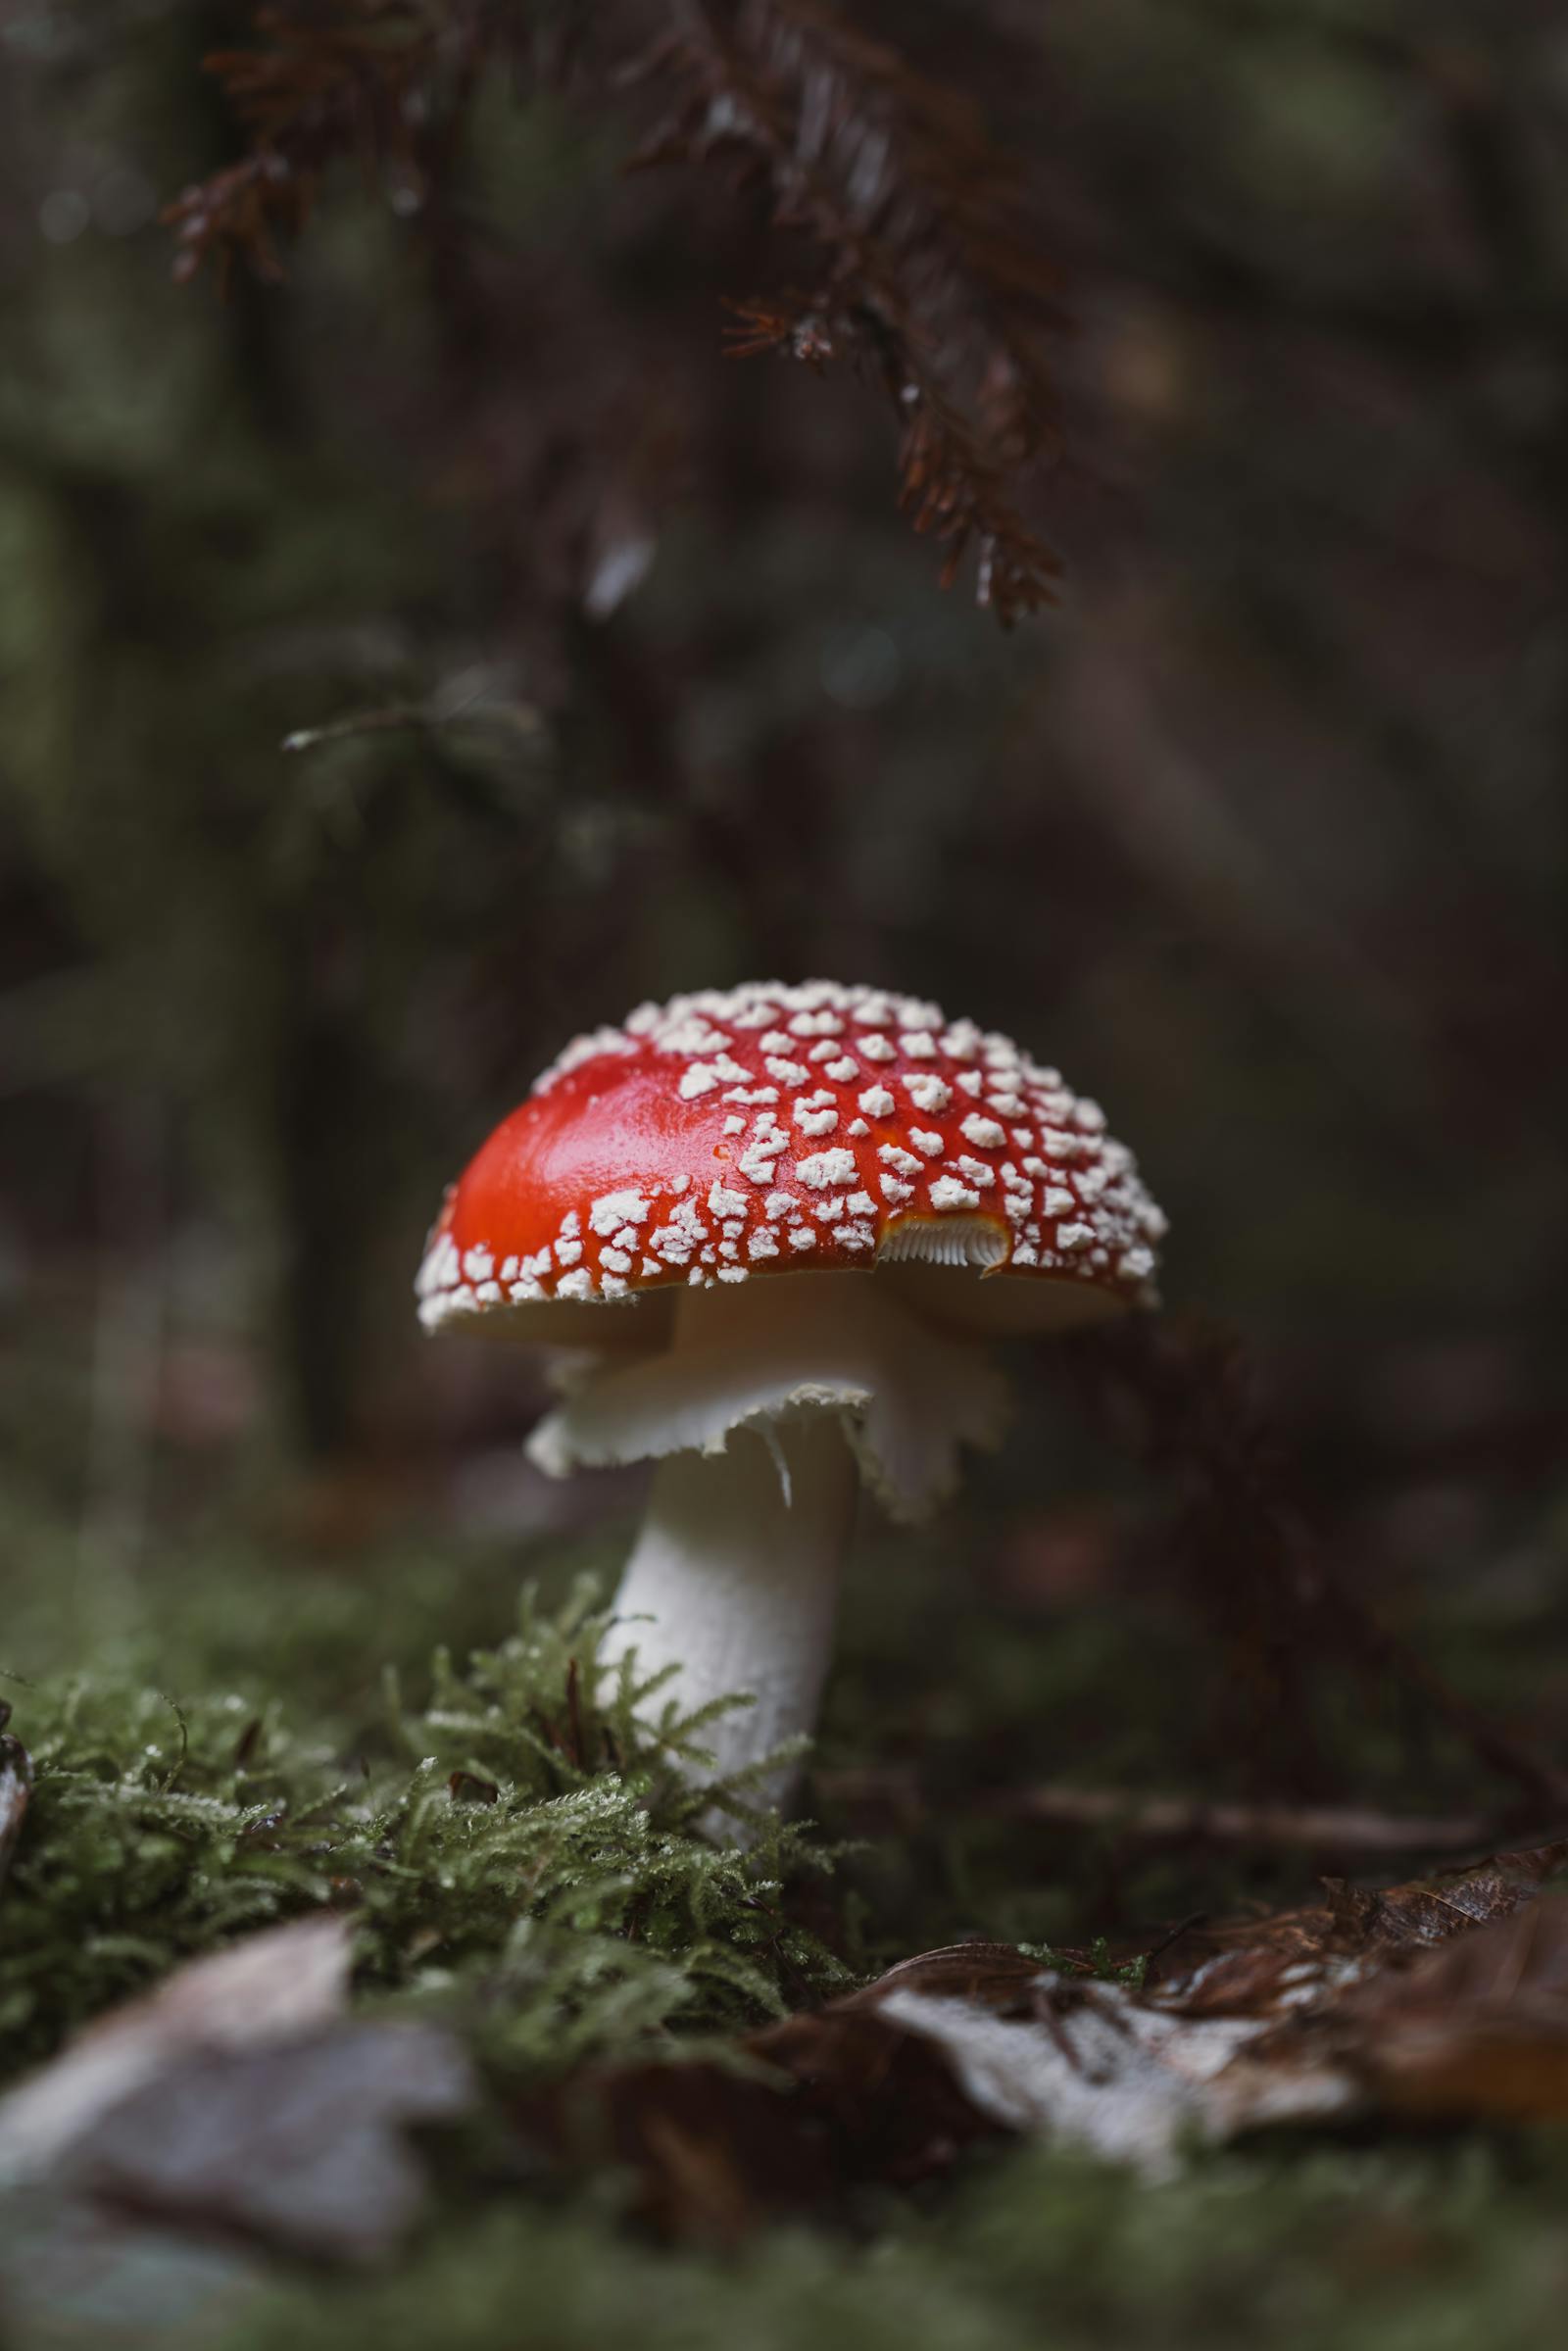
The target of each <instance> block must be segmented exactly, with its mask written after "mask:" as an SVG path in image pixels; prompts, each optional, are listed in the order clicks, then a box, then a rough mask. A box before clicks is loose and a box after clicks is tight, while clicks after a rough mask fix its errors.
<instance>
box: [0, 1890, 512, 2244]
mask: <svg viewBox="0 0 1568 2351" xmlns="http://www.w3.org/2000/svg"><path fill="white" fill-rule="evenodd" d="M351 1938H352V1928H351V1926H350V1924H349V1922H348V1921H347V1920H345V1919H343V1918H340V1917H336V1916H328V1917H315V1918H310V1919H302V1920H298V1921H295V1922H293V1923H292V1924H290V1925H287V1926H281V1927H273V1928H270V1929H268V1930H266V1931H265V1932H264V1933H262V1934H259V1935H250V1936H248V1937H246V1939H245V1940H244V1941H242V1942H238V1943H235V1944H233V1945H231V1946H230V1947H229V1948H228V1949H227V1950H224V1951H221V1952H218V1953H217V1954H215V1955H214V1956H213V1957H212V1958H209V1959H202V1960H197V1961H194V1962H193V1963H192V1964H191V1965H189V1966H187V1967H183V1968H180V1969H179V1970H177V1971H176V1973H175V1974H174V1975H172V1976H171V1977H170V1978H169V1980H168V1982H167V1983H165V1984H160V1986H159V1987H158V1989H157V1990H156V1991H154V1992H151V1993H149V1994H148V1995H147V1997H146V1998H144V1999H141V2000H136V2001H132V2002H130V2003H129V2004H128V2005H127V2006H125V2007H123V2008H121V2009H117V2010H115V2011H113V2012H112V2013H111V2014H110V2015H109V2016H107V2017H105V2018H103V2019H102V2020H101V2021H100V2022H99V2023H98V2024H97V2025H95V2026H93V2027H91V2028H90V2029H89V2030H88V2031H87V2032H85V2033H82V2034H80V2035H79V2037H78V2038H77V2039H76V2040H75V2041H73V2043H72V2044H71V2045H70V2046H69V2047H68V2048H67V2049H66V2050H65V2051H64V2052H63V2053H62V2054H61V2055H60V2056H59V2057H57V2058H56V2059H55V2060H54V2061H53V2062H52V2063H51V2064H49V2065H47V2066H45V2067H43V2068H42V2069H41V2070H40V2072H38V2073H37V2074H35V2075H33V2076H32V2077H31V2079H30V2080H29V2081H26V2082H23V2083H22V2084H21V2086H20V2087H19V2088H18V2089H16V2090H14V2091H13V2092H12V2093H11V2095H10V2096H9V2097H8V2098H6V2099H5V2100H4V2101H0V2186H4V2187H18V2186H25V2185H33V2186H36V2185H38V2184H39V2183H44V2184H47V2185H48V2186H49V2187H50V2189H51V2190H53V2191H55V2192H56V2193H57V2194H58V2196H59V2197H60V2199H61V2200H62V2201H63V2203H64V2204H65V2205H68V2206H70V2207H72V2208H73V2209H74V2210H77V2211H79V2212H86V2213H89V2214H90V2213H91V2212H92V2211H94V2210H100V2211H103V2210H107V2211H112V2212H117V2213H121V2214H123V2213H126V2212H133V2213H135V2214H138V2215H140V2216H141V2217H142V2218H143V2219H144V2220H153V2221H159V2222H163V2223H166V2224H170V2225H173V2226H176V2227H182V2228H190V2227H197V2228H200V2229H212V2228H214V2227H215V2226H217V2227H221V2228H222V2229H224V2230H227V2231H232V2232H235V2233H237V2234H238V2235H240V2236H248V2237H251V2238H253V2239H256V2240H259V2241H260V2242H263V2243H266V2244H268V2245H270V2246H274V2247H279V2248H282V2249H285V2250H287V2251H290V2252H295V2253H305V2254H310V2255H314V2256H319V2257H331V2258H334V2259H337V2260H345V2261H365V2260H368V2259H372V2258H374V2257H375V2256H376V2255H378V2254H381V2253H383V2252H385V2251H387V2250H388V2249H389V2248H390V2247H391V2246H392V2245H393V2244H395V2243H396V2242H397V2240H398V2238H399V2237H400V2236H401V2235H402V2234H403V2233H404V2231H405V2230H406V2229H407V2228H408V2227H409V2225H410V2223H411V2222H412V2221H413V2219H414V2217H415V2215H416V2213H417V2210H418V2207H419V2205H420V2203H421V2201H422V2199H423V2194H424V2184H425V2182H424V2175H423V2173H422V2171H421V2169H420V2167H419V2166H418V2164H417V2160H416V2158H415V2156H414V2154H413V2152H412V2150H411V2149H410V2147H409V2146H408V2144H407V2143H406V2141H405V2138H404V2136H403V2133H404V2131H405V2129H406V2127H408V2126H411V2125H417V2124H427V2123H435V2122H445V2121H450V2120H453V2119H455V2118H456V2117H457V2116H459V2115H461V2114H463V2113H465V2112H466V2111H467V2110H468V2109H469V2108H470V2107H471V2106H472V2105H473V2103H474V2101H475V2098H476V2095H477V2092H476V2088H475V2084H474V2080H473V2076H472V2073H471V2070H470V2068H469V2066H468V2062H467V2059H466V2055H465V2054H464V2051H463V2049H462V2047H461V2044H460V2043H459V2042H458V2041H457V2039H456V2038H455V2036H453V2035H452V2034H450V2033H445V2032H443V2031H440V2030H437V2029H436V2028H435V2027H433V2026H427V2025H423V2024H417V2023H404V2022H399V2021H395V2020H376V2019H368V2020H364V2021H361V2020H355V2019H351V2018H349V2017H348V2016H346V2015H345V2014H344V2006H345V2001H346V1996H347V1987H348V1974H349V1961H350V1955H351Z"/></svg>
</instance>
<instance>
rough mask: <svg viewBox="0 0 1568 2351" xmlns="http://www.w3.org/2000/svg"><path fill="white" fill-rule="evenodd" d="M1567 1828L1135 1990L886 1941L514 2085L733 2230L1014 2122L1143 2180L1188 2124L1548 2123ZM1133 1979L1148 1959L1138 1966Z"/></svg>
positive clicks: (1557, 2049) (837, 2198)
mask: <svg viewBox="0 0 1568 2351" xmlns="http://www.w3.org/2000/svg"><path fill="white" fill-rule="evenodd" d="M1565 1863H1568V1843H1563V1844H1554V1845H1547V1846H1542V1847H1540V1848H1537V1849H1535V1850H1533V1851H1529V1852H1520V1853H1505V1854H1500V1855H1497V1856H1495V1857H1494V1858H1492V1859H1489V1860H1487V1861H1484V1862H1481V1863H1478V1864H1476V1865H1475V1866H1474V1867H1473V1868H1471V1869H1469V1870H1464V1871H1450V1872H1447V1873H1446V1874H1443V1875H1439V1876H1434V1877H1430V1878H1426V1879H1421V1880H1416V1881H1412V1882H1411V1883H1409V1884H1407V1885H1403V1886H1392V1887H1388V1888H1384V1889H1382V1890H1379V1891H1368V1890H1366V1889H1363V1888H1358V1887H1353V1886H1346V1885H1343V1884H1340V1883H1337V1882H1332V1883H1330V1884H1329V1885H1328V1886H1326V1887H1325V1894H1324V1899H1323V1900H1321V1901H1319V1902H1317V1903H1313V1904H1309V1905H1304V1906H1302V1907H1300V1908H1298V1909H1294V1910H1289V1911H1283V1912H1280V1913H1278V1914H1276V1915H1275V1916H1273V1917H1261V1918H1258V1917H1254V1918H1250V1919H1243V1920H1238V1921H1232V1922H1226V1923H1221V1924H1219V1925H1216V1926H1213V1927H1198V1928H1196V1929H1191V1928H1190V1929H1188V1930H1186V1931H1184V1933H1183V1934H1182V1935H1180V1936H1178V1937H1175V1938H1173V1940H1172V1943H1171V1944H1170V1946H1169V1947H1168V1948H1167V1949H1166V1951H1165V1952H1164V1953H1163V1954H1162V1957H1161V1961H1160V1964H1159V1969H1158V1974H1157V1979H1156V1980H1155V1981H1152V1982H1151V1983H1150V1984H1147V1985H1146V1986H1145V1987H1143V1988H1141V1989H1134V1988H1132V1987H1131V1986H1130V1985H1129V1984H1122V1983H1115V1982H1102V1981H1099V1980H1098V1979H1096V1978H1094V1977H1092V1976H1087V1975H1080V1976H1072V1975H1069V1974H1066V1973H1064V1972H1062V1971H1061V1970H1058V1969H1054V1968H1044V1967H1042V1966H1041V1965H1040V1964H1039V1963H1038V1962H1037V1961H1036V1960H1034V1959H1032V1958H1030V1957H1029V1956H1028V1955H1027V1954H1025V1953H1023V1952H1020V1951H1017V1950H1014V1949H1013V1948H1012V1947H1011V1946H1010V1945H1007V1944H1000V1943H975V1944H959V1945H956V1946H955V1947H954V1948H952V1949H948V1950H943V1951H931V1952H926V1953H924V1954H923V1955H922V1956H921V1957H919V1958H917V1959H911V1960H906V1961H905V1962H904V1963H903V1964H902V1965H901V1966H899V1967H897V1968H894V1969H892V1970H891V1971H890V1972H889V1973H888V1974H887V1975H885V1976H883V1977H881V1978H880V1979H879V1980H878V1981H877V1982H876V1983H875V1984H869V1985H867V1986H866V1987H865V1988H864V1989H863V1990H861V1991H858V1992H855V1993H852V1994H851V1995H850V1996H849V1997H848V1998H846V1999H842V2000H837V2001H834V2002H833V2003H832V2004H831V2005H830V2006H829V2007H827V2008H824V2009H821V2010H819V2011H817V2012H815V2013H814V2014H811V2015H806V2016H799V2017H792V2018H790V2019H789V2020H788V2021H787V2022H786V2023H783V2024H780V2025H772V2026H768V2027H767V2028H765V2029H764V2030H763V2031H761V2032H760V2033H752V2034H750V2035H749V2036H748V2037H747V2038H746V2039H745V2040H744V2041H743V2042H742V2043H741V2044H740V2050H739V2057H740V2061H741V2066H742V2068H743V2069H745V2068H749V2069H750V2070H736V2068H735V2067H734V2066H728V2067H726V2066H723V2065H720V2064H717V2063H714V2062H712V2061H708V2060H693V2061H689V2062H687V2063H684V2064H675V2065H667V2064H666V2065H657V2066H655V2065H650V2066H642V2067H636V2068H630V2069H621V2070H618V2071H609V2070H607V2071H601V2072H599V2073H596V2074H591V2075H588V2076H586V2077H583V2078H580V2079H579V2080H577V2081H576V2082H571V2083H568V2084H567V2085H565V2087H564V2088H563V2089H561V2090H558V2091H556V2092H553V2093H552V2094H551V2095H550V2096H549V2097H548V2098H545V2099H541V2100H535V2101H532V2102H531V2103H527V2104H525V2105H524V2106H523V2107H521V2108H520V2109H519V2110H518V2120H519V2122H520V2124H521V2125H522V2127H523V2129H524V2131H526V2132H527V2133H528V2134H529V2135H530V2136H531V2137H535V2138H537V2137H539V2136H541V2135H542V2136H543V2137H544V2138H545V2139H546V2141H547V2142H548V2143H549V2144H550V2145H551V2146H552V2148H553V2149H554V2150H555V2152H556V2153H557V2154H558V2155H564V2156H566V2157H568V2158H578V2159H581V2158H599V2159H603V2158H604V2157H606V2156H613V2157H614V2158H615V2159H617V2160H618V2161H620V2162H621V2163H623V2164H625V2165H627V2166H629V2167H630V2168H631V2170H632V2172H633V2173H634V2175H635V2177H636V2178H637V2180H638V2181H639V2183H640V2192H641V2204H642V2209H643V2211H644V2213H645V2214H646V2216H647V2217H648V2218H649V2219H651V2220H653V2221H655V2222H656V2223H658V2224H659V2225H661V2226H662V2227H663V2228H665V2229H668V2230H670V2231H671V2232H673V2233H676V2234H682V2235H689V2236H698V2237H703V2238H708V2239H713V2240H716V2241H720V2242H729V2241H733V2240H735V2239H736V2238H738V2237H739V2236H741V2235H742V2234H744V2233H745V2232H746V2230H747V2229H751V2228H753V2227H755V2226H757V2224H758V2223H759V2222H760V2220H761V2219H763V2218H766V2217H768V2216H769V2215H773V2214H777V2213H778V2212H780V2211H809V2210H813V2209H816V2210H829V2209H833V2208H835V2207H840V2206H842V2203H843V2199H844V2196H845V2194H846V2192H847V2191H848V2190H851V2189H853V2188H854V2187H856V2186H857V2185H859V2184H863V2183H869V2182H873V2181H875V2182H882V2183H895V2184H896V2183H903V2182H907V2181H910V2180H917V2179H919V2178H922V2177H925V2176H928V2175H930V2174H931V2173H934V2172H939V2171H941V2170H943V2169H945V2168H947V2166H949V2165H950V2164H951V2163H952V2162H953V2160H954V2158H955V2156H956V2153H957V2152H958V2150H959V2149H960V2148H961V2147H963V2146H965V2145H967V2144H969V2143H971V2142H973V2141H974V2140H976V2139H979V2138H984V2137H986V2136H990V2135H1000V2134H1004V2133H1014V2134H1016V2133H1030V2134H1034V2135H1038V2136H1042V2137H1047V2138H1054V2139H1056V2140H1058V2141H1060V2142H1062V2143H1064V2144H1072V2145H1075V2146H1080V2147H1086V2148H1089V2149H1092V2150H1093V2151H1094V2152H1096V2153H1097V2154H1099V2155H1102V2156H1103V2157H1106V2158H1108V2159H1111V2160H1115V2161H1119V2162H1123V2163H1128V2164H1131V2165H1133V2166H1134V2167H1135V2168H1136V2169H1138V2170H1139V2171H1141V2172H1142V2173H1144V2174H1145V2175H1146V2176H1148V2177H1151V2178H1160V2177H1165V2176H1168V2175H1169V2174H1170V2173H1171V2172H1173V2171H1174V2170H1175V2169H1176V2168H1177V2167H1178V2165H1179V2163H1180V2161H1181V2159H1182V2155H1183V2151H1184V2148H1185V2146H1186V2144H1187V2143H1188V2142H1200V2141H1207V2142H1211V2143H1212V2142H1218V2141H1223V2140H1225V2139H1228V2138H1232V2137H1235V2136H1237V2135H1239V2134H1240V2133H1242V2132H1247V2131H1258V2130H1262V2129H1265V2128H1269V2127H1276V2126H1279V2125H1282V2124H1291V2125H1295V2126H1300V2125H1303V2124H1307V2123H1312V2122H1325V2121H1330V2120H1338V2119H1341V2118H1346V2117H1348V2116H1351V2115H1363V2114H1384V2115H1389V2116H1400V2115H1416V2114H1438V2113H1441V2114H1455V2115H1460V2114H1462V2115H1471V2116H1478V2115H1479V2116H1494V2117H1512V2118H1522V2117H1530V2118H1544V2117H1557V2118H1568V1898H1565V1897H1563V1896H1554V1895H1551V1894H1550V1893H1546V1894H1545V1895H1544V1894H1543V1889H1544V1887H1546V1886H1548V1883H1549V1881H1550V1879H1551V1878H1552V1877H1553V1876H1554V1875H1555V1874H1556V1873H1557V1872H1558V1871H1559V1870H1561V1869H1562V1868H1563V1867H1564V1864H1565ZM1151 1972H1152V1974H1153V1971H1151Z"/></svg>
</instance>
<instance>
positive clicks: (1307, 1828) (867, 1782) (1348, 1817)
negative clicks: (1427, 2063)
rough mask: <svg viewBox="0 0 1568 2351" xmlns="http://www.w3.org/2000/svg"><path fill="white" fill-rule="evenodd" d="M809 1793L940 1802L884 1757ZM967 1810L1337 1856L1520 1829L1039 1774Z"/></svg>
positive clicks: (892, 1804) (1513, 1824)
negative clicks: (1139, 1791) (1133, 1788)
mask: <svg viewBox="0 0 1568 2351" xmlns="http://www.w3.org/2000/svg"><path fill="white" fill-rule="evenodd" d="M813 1785H814V1787H815V1788H816V1790H817V1792H818V1793H819V1794H821V1795H823V1796H826V1797H828V1798H830V1799H831V1800H832V1801H833V1802H835V1803H839V1804H844V1805H847V1806H849V1807H851V1808H868V1809H869V1808H881V1809H886V1810H891V1811H893V1812H896V1813H897V1814H898V1815H899V1816H900V1817H901V1818H904V1819H917V1818H919V1817H920V1816H921V1815H922V1814H924V1813H926V1812H928V1811H930V1810H932V1809H933V1808H940V1807H941V1803H942V1799H941V1796H940V1794H936V1795H933V1793H932V1791H930V1790H929V1789H927V1788H925V1787H924V1786H923V1784H922V1782H921V1779H920V1775H919V1774H918V1772H916V1771H915V1770H913V1769H912V1768H911V1767H908V1766H905V1765H899V1764H889V1765H881V1766H878V1765H875V1764H872V1765H868V1766H861V1767H857V1768H855V1769H849V1770H841V1771H832V1772H819V1773H817V1774H816V1776H815V1779H814V1783H813ZM963 1809H964V1811H965V1813H967V1814H970V1815H973V1814H976V1813H979V1814H983V1815H984V1816H985V1817H987V1818H988V1819H991V1820H1006V1821H1023V1822H1032V1823H1035V1824H1037V1825H1039V1826H1040V1827H1042V1828H1054V1829H1069V1830H1071V1829H1079V1830H1085V1831H1092V1830H1099V1829H1110V1830H1114V1831H1115V1832H1117V1834H1118V1835H1120V1836H1123V1837H1128V1838H1133V1839H1137V1840H1140V1841H1143V1842H1147V1843H1153V1844H1165V1843H1171V1844H1187V1843H1192V1844H1224V1845H1242V1846H1245V1845H1252V1846H1258V1847H1263V1846H1268V1847H1289V1848H1292V1849H1299V1850H1301V1851H1303V1852H1311V1853H1324V1854H1337V1855H1339V1854H1343V1855H1344V1856H1345V1857H1346V1858H1347V1859H1350V1858H1353V1857H1356V1856H1367V1855H1373V1854H1381V1853H1391V1854H1392V1853H1463V1852H1467V1851H1472V1850H1476V1851H1479V1850H1482V1849H1484V1848H1485V1847H1487V1846H1488V1845H1491V1844H1495V1842H1497V1841H1498V1840H1499V1839H1500V1838H1502V1837H1512V1836H1515V1835H1518V1834H1519V1833H1520V1830H1519V1823H1518V1821H1517V1820H1516V1819H1513V1818H1500V1817H1498V1816H1496V1815H1492V1816H1490V1817H1489V1816H1488V1815H1486V1814H1483V1813H1455V1814H1451V1815H1433V1816H1422V1815H1420V1814H1416V1813H1393V1812H1379V1811H1377V1810H1375V1809H1373V1808H1371V1807H1367V1806H1360V1805H1348V1804H1347V1805H1339V1804H1267V1803H1257V1804H1247V1803H1235V1802H1230V1801H1217V1802H1216V1801H1209V1800H1207V1799H1205V1798H1203V1797H1201V1796H1181V1795H1176V1796H1141V1795H1135V1794H1133V1793H1131V1792H1130V1791H1128V1790H1127V1789H1124V1788H1075V1787H1069V1786H1064V1785H1059V1784H1057V1783H1054V1782H1051V1781H1046V1782H1043V1783H1041V1784H1039V1785H1037V1786H1033V1787H1026V1788H1002V1789H998V1790H996V1791H993V1792H992V1793H989V1794H983V1795H979V1796H975V1795H972V1794H970V1795H966V1796H965V1797H964V1798H963Z"/></svg>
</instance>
